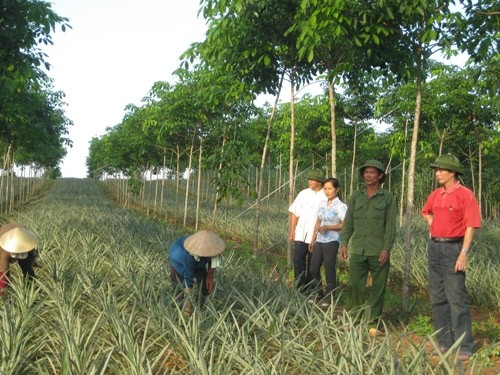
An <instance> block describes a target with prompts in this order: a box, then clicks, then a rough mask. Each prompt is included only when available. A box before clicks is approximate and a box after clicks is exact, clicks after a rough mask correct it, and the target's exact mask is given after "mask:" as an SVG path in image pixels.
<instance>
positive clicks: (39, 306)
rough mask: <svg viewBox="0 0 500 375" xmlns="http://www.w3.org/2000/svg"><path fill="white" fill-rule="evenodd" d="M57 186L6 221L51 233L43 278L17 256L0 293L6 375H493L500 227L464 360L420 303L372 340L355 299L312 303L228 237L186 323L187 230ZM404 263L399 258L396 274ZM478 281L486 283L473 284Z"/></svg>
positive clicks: (96, 190) (0, 346)
mask: <svg viewBox="0 0 500 375" xmlns="http://www.w3.org/2000/svg"><path fill="white" fill-rule="evenodd" d="M51 184H52V186H51V187H50V189H46V190H45V191H44V192H43V196H40V197H38V199H37V200H36V203H35V204H29V205H27V206H25V207H21V208H19V209H17V210H16V211H14V212H13V213H12V214H11V216H9V217H5V218H3V221H4V222H7V221H15V222H20V223H23V224H25V225H26V226H28V227H29V228H31V229H32V230H33V231H34V232H35V233H36V234H37V235H38V236H39V238H40V240H41V242H40V246H39V251H40V259H39V267H38V268H36V269H35V270H36V273H37V278H36V280H35V282H34V283H32V284H28V283H24V282H23V279H22V277H21V276H22V275H21V272H20V270H19V267H17V265H15V264H14V265H12V267H11V272H12V273H11V287H10V290H9V292H8V294H7V296H6V298H4V299H3V300H2V301H0V315H1V318H0V319H1V320H2V330H1V331H0V373H1V374H21V373H22V374H319V373H328V374H454V373H464V374H465V373H467V374H478V373H484V374H494V373H497V370H498V369H499V366H498V365H499V363H498V356H499V352H500V346H499V343H498V338H499V332H498V324H497V323H498V309H497V308H498V288H494V287H493V285H494V284H495V283H498V279H499V278H498V274H497V273H494V272H498V267H495V264H493V261H496V262H497V263H496V265H498V252H497V251H495V248H494V247H493V246H492V247H491V248H488V246H490V245H492V244H493V242H494V238H498V237H497V236H496V235H497V233H494V232H493V230H494V229H493V228H489V229H486V230H485V233H484V234H483V235H482V236H481V237H480V239H479V241H480V242H484V244H482V243H481V244H480V245H479V246H478V247H479V248H480V249H481V251H478V252H477V254H476V256H475V257H474V258H473V261H471V271H472V272H471V274H472V276H471V278H470V279H469V286H470V287H471V290H470V293H471V294H472V295H474V296H475V299H474V305H475V306H478V308H479V309H480V310H481V312H482V316H483V317H484V319H483V321H480V322H475V325H474V329H475V335H476V339H478V340H480V341H479V346H480V347H479V350H478V352H477V353H476V354H475V355H474V356H473V358H472V359H471V361H469V363H463V364H462V363H460V362H459V361H458V362H457V361H456V359H457V350H456V349H457V348H451V349H450V351H449V352H448V353H445V354H439V355H435V354H434V353H432V352H433V351H434V350H437V349H438V348H437V343H436V342H435V341H434V339H433V337H432V333H431V332H432V330H430V332H429V329H428V328H429V323H428V321H427V320H425V317H424V316H423V315H425V314H424V313H423V312H422V311H418V308H416V309H415V316H414V318H415V319H412V320H411V321H409V322H408V324H405V323H403V322H401V321H398V318H397V310H398V306H397V302H392V301H388V303H387V310H388V317H389V318H388V319H387V320H384V326H385V332H386V333H385V335H384V336H382V337H376V338H373V337H370V336H369V335H368V330H367V326H366V325H365V324H363V323H360V324H355V323H354V321H355V319H356V312H352V311H349V309H348V308H346V306H345V299H344V297H343V294H342V293H339V294H338V297H337V300H336V301H333V303H332V305H331V306H330V307H329V308H328V309H326V310H323V309H321V308H320V307H319V306H316V305H314V304H309V303H308V302H307V299H306V297H304V296H303V295H301V294H299V293H297V292H296V291H295V290H294V289H293V288H292V287H291V286H290V280H289V275H288V273H287V272H286V270H277V269H276V268H277V267H279V263H275V264H272V263H271V262H270V261H269V259H270V258H269V256H270V255H269V254H268V258H265V259H266V261H265V262H261V264H259V263H258V262H259V259H256V258H255V257H252V256H247V255H248V254H246V253H245V250H244V249H243V248H242V246H241V244H238V243H236V242H234V241H230V240H228V241H227V247H226V251H225V252H224V253H223V264H222V270H221V272H219V273H218V275H217V287H216V290H215V293H214V294H213V295H212V296H210V297H209V298H208V299H207V300H206V301H205V303H204V305H203V306H202V307H200V308H198V309H196V310H195V313H194V315H193V316H192V318H191V319H189V320H185V319H184V318H183V317H182V312H181V309H180V307H179V306H178V305H177V304H176V303H175V300H174V299H173V298H172V287H171V285H170V278H169V269H168V268H169V267H168V258H167V257H168V247H169V245H170V243H172V242H173V240H175V239H176V238H177V237H178V236H180V235H182V234H183V232H181V231H180V230H179V229H174V226H173V225H168V224H165V223H164V222H161V221H160V220H157V219H154V218H148V217H146V215H144V212H142V213H140V212H136V211H132V210H130V209H126V208H123V207H121V206H120V205H118V204H116V203H115V202H114V201H112V200H110V199H109V198H108V196H107V195H106V194H104V192H103V190H101V188H100V186H99V185H98V184H97V183H96V182H95V181H94V180H91V179H58V180H56V181H55V182H51ZM283 220H285V221H286V216H283ZM496 231H497V232H498V226H497V228H496ZM488 236H489V237H488ZM488 244H489V245H488ZM487 252H488V253H489V255H490V256H494V255H495V254H497V255H496V258H494V259H490V264H491V266H490V268H486V269H485V268H483V266H484V264H483V263H482V262H483V260H481V257H482V256H486V253H487ZM417 258H418V257H417ZM418 261H419V260H418V259H417V260H416V262H417V263H416V264H417V265H418ZM398 262H399V261H398V260H397V259H395V260H394V261H393V263H394V264H395V267H394V273H397V272H398V271H397V269H398V266H397V264H398ZM415 268H418V266H416V267H415ZM474 272H476V273H474ZM480 276H481V277H480ZM394 278H396V277H394ZM480 279H484V283H483V284H479V285H475V284H476V282H478V281H479V280H480ZM417 281H418V282H422V283H424V282H425V280H423V279H422V280H421V281H419V280H417ZM392 283H394V281H392ZM485 285H490V287H489V288H488V287H486V286H485ZM388 294H389V298H391V296H392V298H393V297H394V294H391V293H388ZM484 295H490V297H488V298H486V297H484ZM491 295H492V296H491ZM493 298H496V302H494V300H493ZM495 303H496V306H495ZM416 307H418V306H416Z"/></svg>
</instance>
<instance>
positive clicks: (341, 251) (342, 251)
mask: <svg viewBox="0 0 500 375" xmlns="http://www.w3.org/2000/svg"><path fill="white" fill-rule="evenodd" d="M339 255H340V259H342V260H346V259H347V246H340V249H339Z"/></svg>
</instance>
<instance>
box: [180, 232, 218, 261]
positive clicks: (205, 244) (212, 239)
mask: <svg viewBox="0 0 500 375" xmlns="http://www.w3.org/2000/svg"><path fill="white" fill-rule="evenodd" d="M184 247H185V248H186V250H187V251H189V253H190V254H191V255H196V256H198V257H214V256H216V255H219V254H220V253H222V252H223V251H224V249H225V248H226V244H225V243H224V241H223V240H222V239H221V238H220V237H219V236H218V235H216V234H215V233H213V232H210V231H208V230H202V231H200V232H197V233H195V234H193V235H191V236H189V237H188V238H186V240H185V241H184Z"/></svg>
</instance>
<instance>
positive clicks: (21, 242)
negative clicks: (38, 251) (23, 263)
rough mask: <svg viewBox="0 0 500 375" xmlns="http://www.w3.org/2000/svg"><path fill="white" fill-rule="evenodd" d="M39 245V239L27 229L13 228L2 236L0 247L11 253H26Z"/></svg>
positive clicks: (0, 237)
mask: <svg viewBox="0 0 500 375" xmlns="http://www.w3.org/2000/svg"><path fill="white" fill-rule="evenodd" d="M37 245H38V237H37V236H36V235H35V234H34V233H33V232H31V231H29V230H28V229H26V228H21V227H18V228H13V229H11V230H9V231H7V232H5V233H4V234H2V236H0V247H1V248H2V249H4V250H6V251H8V252H9V253H26V252H28V251H31V250H33V249H34V248H35V247H37Z"/></svg>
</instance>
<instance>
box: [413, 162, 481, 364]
mask: <svg viewBox="0 0 500 375" xmlns="http://www.w3.org/2000/svg"><path fill="white" fill-rule="evenodd" d="M431 168H433V169H434V174H435V176H436V180H437V182H438V183H439V184H440V185H441V186H440V187H439V188H437V189H436V190H434V191H433V192H432V193H431V194H430V195H429V197H428V198H427V202H426V203H425V205H424V207H423V209H422V215H423V217H424V219H425V220H426V221H427V223H429V226H430V239H429V242H428V245H427V253H428V266H429V295H430V299H431V304H432V315H433V320H434V328H435V330H436V331H437V335H436V337H437V339H438V341H439V345H440V349H441V351H442V352H446V351H448V349H449V348H450V347H451V346H452V345H453V343H454V342H455V340H459V339H462V341H461V342H460V353H459V358H460V360H462V361H465V360H468V359H469V358H470V356H471V355H472V353H473V352H474V339H473V337H472V324H471V315H470V310H469V300H468V297H467V289H466V286H465V270H466V268H467V255H468V253H469V249H470V246H471V244H472V238H473V236H474V231H475V229H476V228H480V227H481V214H480V211H479V205H478V202H477V200H476V197H475V196H474V193H473V192H472V191H471V190H469V189H467V188H466V187H465V186H463V185H462V184H461V183H460V182H459V180H458V175H460V174H463V172H462V167H461V165H460V162H459V160H458V159H457V157H456V156H454V155H451V154H447V155H440V156H438V158H437V159H436V161H435V162H434V163H432V164H431Z"/></svg>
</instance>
